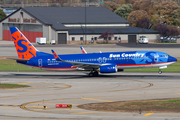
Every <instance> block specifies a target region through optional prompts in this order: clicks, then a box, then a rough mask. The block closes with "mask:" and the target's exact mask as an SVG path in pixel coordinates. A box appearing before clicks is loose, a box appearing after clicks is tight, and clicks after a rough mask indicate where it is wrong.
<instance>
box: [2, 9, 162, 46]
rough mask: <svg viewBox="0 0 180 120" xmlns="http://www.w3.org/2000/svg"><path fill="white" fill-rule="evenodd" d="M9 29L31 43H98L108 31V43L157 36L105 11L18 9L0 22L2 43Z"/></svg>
mask: <svg viewBox="0 0 180 120" xmlns="http://www.w3.org/2000/svg"><path fill="white" fill-rule="evenodd" d="M9 27H18V28H19V29H20V30H21V31H22V33H23V34H24V35H25V36H26V37H27V38H28V39H29V40H30V41H31V42H36V38H37V37H44V38H46V40H47V41H49V42H51V40H55V41H56V44H70V43H85V42H86V43H89V42H92V41H93V42H97V41H98V42H101V41H103V39H98V38H99V36H100V35H101V34H102V33H104V32H106V31H109V32H111V33H113V34H114V36H112V37H108V38H107V39H108V41H109V42H113V43H118V42H119V39H120V40H121V43H128V42H129V43H130V42H136V40H138V39H139V37H140V36H146V37H148V38H149V40H150V41H151V40H157V39H158V38H159V32H157V31H153V30H148V29H142V28H137V27H131V26H129V22H128V21H127V20H125V19H123V18H122V17H120V16H118V15H116V14H115V13H113V12H111V11H110V10H108V9H107V8H104V7H86V8H85V7H27V8H19V9H17V10H16V11H15V12H13V13H12V14H10V15H9V16H7V17H6V18H5V19H3V20H1V21H0V36H1V39H2V40H5V41H11V34H10V31H9Z"/></svg>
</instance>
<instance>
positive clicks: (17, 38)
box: [12, 31, 37, 59]
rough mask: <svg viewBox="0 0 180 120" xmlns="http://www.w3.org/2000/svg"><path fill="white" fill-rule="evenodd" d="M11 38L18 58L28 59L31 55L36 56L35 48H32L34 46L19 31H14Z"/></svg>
mask: <svg viewBox="0 0 180 120" xmlns="http://www.w3.org/2000/svg"><path fill="white" fill-rule="evenodd" d="M12 39H13V41H14V45H15V47H16V51H17V54H18V58H19V59H30V58H32V57H36V51H37V50H36V48H34V46H33V45H32V44H31V43H30V42H29V40H28V39H27V38H26V37H25V36H24V35H23V34H22V33H21V32H20V31H16V32H14V33H13V34H12Z"/></svg>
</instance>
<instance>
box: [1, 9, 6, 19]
mask: <svg viewBox="0 0 180 120" xmlns="http://www.w3.org/2000/svg"><path fill="white" fill-rule="evenodd" d="M5 17H6V14H5V13H4V12H3V10H1V9H0V20H2V19H4V18H5Z"/></svg>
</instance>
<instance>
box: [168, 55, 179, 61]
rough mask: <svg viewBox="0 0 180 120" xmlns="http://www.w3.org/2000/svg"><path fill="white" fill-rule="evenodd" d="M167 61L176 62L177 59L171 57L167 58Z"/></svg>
mask: <svg viewBox="0 0 180 120" xmlns="http://www.w3.org/2000/svg"><path fill="white" fill-rule="evenodd" d="M169 61H170V62H176V61H177V59H176V58H174V57H171V56H170V57H169Z"/></svg>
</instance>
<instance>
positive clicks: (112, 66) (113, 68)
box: [100, 65, 118, 73]
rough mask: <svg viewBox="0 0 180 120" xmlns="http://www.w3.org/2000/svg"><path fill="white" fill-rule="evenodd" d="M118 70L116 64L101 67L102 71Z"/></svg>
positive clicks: (113, 71) (111, 71)
mask: <svg viewBox="0 0 180 120" xmlns="http://www.w3.org/2000/svg"><path fill="white" fill-rule="evenodd" d="M117 71H118V69H117V66H116V65H105V66H101V67H100V72H101V73H116V72H117Z"/></svg>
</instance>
